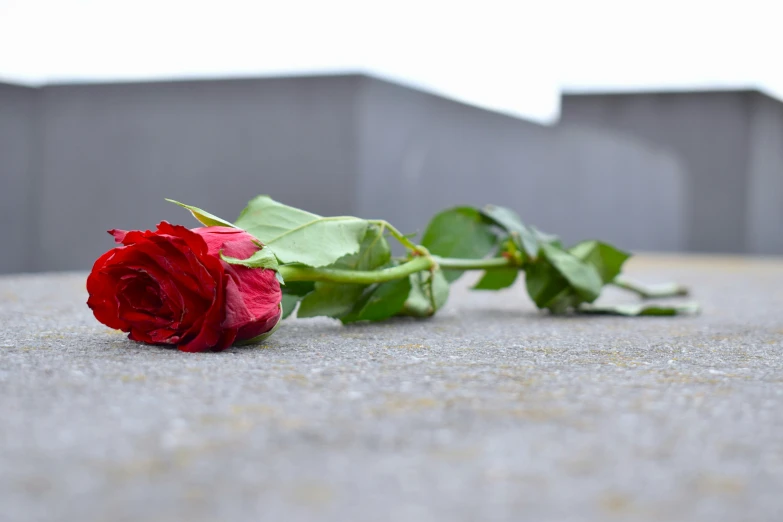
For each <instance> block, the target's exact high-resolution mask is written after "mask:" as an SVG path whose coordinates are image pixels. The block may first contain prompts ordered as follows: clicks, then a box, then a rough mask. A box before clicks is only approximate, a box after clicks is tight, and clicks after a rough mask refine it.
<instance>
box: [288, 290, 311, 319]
mask: <svg viewBox="0 0 783 522" xmlns="http://www.w3.org/2000/svg"><path fill="white" fill-rule="evenodd" d="M314 289H315V284H314V283H313V282H312V281H293V282H289V283H286V285H285V286H284V287H283V301H282V303H283V319H285V318H286V317H288V316H289V315H291V313H293V311H294V309H295V308H296V305H297V303H298V302H299V301H300V300H301V299H302V297H304V296H306V295H307V294H309V293H310V292H312V291H313V290H314Z"/></svg>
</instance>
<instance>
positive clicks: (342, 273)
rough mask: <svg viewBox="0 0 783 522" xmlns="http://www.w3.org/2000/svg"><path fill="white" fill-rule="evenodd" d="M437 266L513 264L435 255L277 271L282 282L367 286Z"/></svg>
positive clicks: (462, 267) (503, 260) (463, 267)
mask: <svg viewBox="0 0 783 522" xmlns="http://www.w3.org/2000/svg"><path fill="white" fill-rule="evenodd" d="M436 265H437V266H440V267H441V268H446V269H458V270H493V269H498V268H505V267H508V266H512V261H511V260H509V259H506V258H504V257H495V258H489V259H452V258H446V257H438V256H427V257H423V256H418V257H414V258H413V259H411V260H410V261H407V262H405V263H403V264H401V265H399V266H395V267H392V268H384V269H382V270H341V269H338V268H312V267H309V266H297V265H284V266H281V267H280V268H279V271H280V275H281V276H283V279H284V280H285V281H325V282H329V283H354V284H360V285H370V284H373V283H384V282H386V281H393V280H395V279H401V278H403V277H407V276H409V275H411V274H414V273H416V272H421V271H422V270H429V269H430V268H432V267H433V266H436Z"/></svg>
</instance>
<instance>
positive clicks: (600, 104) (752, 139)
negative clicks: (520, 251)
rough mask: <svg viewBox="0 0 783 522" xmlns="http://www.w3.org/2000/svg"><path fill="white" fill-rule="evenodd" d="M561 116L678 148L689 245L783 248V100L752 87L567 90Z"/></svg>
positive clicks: (703, 248) (755, 249)
mask: <svg viewBox="0 0 783 522" xmlns="http://www.w3.org/2000/svg"><path fill="white" fill-rule="evenodd" d="M561 111H562V112H561V122H562V123H563V125H572V124H578V125H582V126H584V127H588V128H592V129H594V130H595V131H596V132H606V131H610V132H617V133H622V134H624V135H627V136H629V137H632V138H635V139H638V140H641V141H643V142H645V143H647V144H649V146H651V147H656V148H659V149H662V150H664V151H666V152H667V153H669V154H672V155H674V156H675V157H677V158H678V160H679V161H680V162H681V164H682V166H683V169H684V173H685V179H684V181H685V193H686V194H685V199H686V201H687V206H686V208H685V209H684V211H685V219H684V221H683V227H684V229H685V241H686V244H687V247H688V250H692V251H697V252H733V253H743V252H748V253H755V254H783V104H781V103H780V101H778V100H774V99H772V98H770V97H768V96H765V95H764V94H761V93H758V92H753V91H729V92H690V93H635V94H593V95H568V94H566V95H565V96H564V97H563V103H562V110H561Z"/></svg>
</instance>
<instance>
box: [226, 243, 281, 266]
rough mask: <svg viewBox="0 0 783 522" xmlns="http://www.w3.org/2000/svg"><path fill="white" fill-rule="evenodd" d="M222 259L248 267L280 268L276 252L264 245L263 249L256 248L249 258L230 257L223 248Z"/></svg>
mask: <svg viewBox="0 0 783 522" xmlns="http://www.w3.org/2000/svg"><path fill="white" fill-rule="evenodd" d="M220 259H222V260H223V261H225V262H226V263H228V264H231V265H241V266H246V267H248V268H268V269H270V270H275V271H277V269H278V268H279V264H278V262H277V257H275V253H274V252H272V249H271V248H269V247H263V248H262V249H261V250H256V252H255V253H254V254H253V255H252V256H250V257H248V258H247V259H237V258H235V257H229V256H227V255H225V254H223V251H222V250H221V251H220Z"/></svg>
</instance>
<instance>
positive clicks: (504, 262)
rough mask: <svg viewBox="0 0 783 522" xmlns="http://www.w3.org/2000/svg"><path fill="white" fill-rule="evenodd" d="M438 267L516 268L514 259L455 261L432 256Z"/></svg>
mask: <svg viewBox="0 0 783 522" xmlns="http://www.w3.org/2000/svg"><path fill="white" fill-rule="evenodd" d="M432 257H433V259H435V261H436V262H437V263H438V266H440V267H441V268H444V269H453V270H493V269H498V268H508V267H510V266H514V260H513V259H507V258H505V257H491V258H488V259H454V258H449V257H439V256H432Z"/></svg>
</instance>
